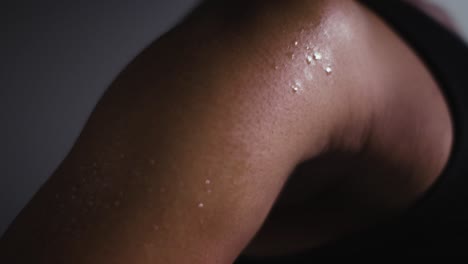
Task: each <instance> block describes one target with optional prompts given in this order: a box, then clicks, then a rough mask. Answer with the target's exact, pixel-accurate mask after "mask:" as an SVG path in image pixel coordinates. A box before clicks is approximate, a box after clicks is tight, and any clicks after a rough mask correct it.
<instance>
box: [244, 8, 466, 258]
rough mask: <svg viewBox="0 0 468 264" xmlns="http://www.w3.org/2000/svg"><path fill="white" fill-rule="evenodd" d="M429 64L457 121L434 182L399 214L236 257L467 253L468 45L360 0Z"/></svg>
mask: <svg viewBox="0 0 468 264" xmlns="http://www.w3.org/2000/svg"><path fill="white" fill-rule="evenodd" d="M361 2H362V3H363V4H364V5H366V6H367V7H369V8H370V9H371V10H373V11H374V12H375V13H376V14H377V15H379V16H380V17H381V18H383V19H384V20H385V21H386V22H387V25H388V26H390V27H391V28H393V29H394V31H396V32H397V33H398V34H399V35H400V36H401V37H402V38H403V39H404V40H405V41H406V42H407V44H408V45H409V46H410V47H411V48H412V49H413V50H414V52H415V53H416V54H417V55H418V56H419V57H420V58H421V60H422V61H423V62H424V63H425V64H426V66H427V68H428V69H429V71H430V72H431V73H432V75H433V76H434V78H435V79H436V81H437V82H438V84H439V87H440V88H441V89H442V93H443V94H444V96H445V98H446V100H447V102H448V104H449V108H450V114H451V116H452V120H453V123H454V132H455V134H454V142H453V147H452V152H451V153H450V157H449V160H448V163H447V164H446V166H445V168H444V170H443V172H442V174H441V175H440V176H439V178H438V179H437V181H436V183H435V184H434V185H433V186H432V187H431V188H430V189H429V190H428V191H427V192H426V193H425V194H424V196H423V197H422V198H421V199H420V200H419V201H417V202H416V203H415V204H414V205H413V206H412V207H411V208H410V209H409V210H407V211H406V212H405V213H403V215H401V216H399V217H398V218H396V219H393V220H390V221H389V222H387V223H385V224H382V225H379V226H376V227H374V228H372V229H370V230H367V231H365V232H361V233H358V234H354V235H351V236H349V237H345V238H343V239H341V240H339V241H337V242H334V243H333V244H329V245H325V246H323V247H319V248H314V249H311V250H307V251H303V252H301V253H298V254H295V255H288V256H283V257H274V258H273V257H268V258H253V257H245V256H241V257H239V258H238V259H237V261H236V262H235V263H238V264H241V263H312V261H314V260H316V259H315V258H314V257H316V256H340V255H359V254H362V255H364V254H365V255H374V254H375V255H379V256H380V257H381V256H385V255H390V254H393V255H395V254H397V255H403V254H406V255H468V163H465V160H464V159H465V158H467V157H468V46H466V44H465V43H464V41H463V40H462V39H461V38H459V37H458V36H457V35H455V34H454V33H452V32H451V31H449V30H448V29H446V28H445V27H443V26H442V25H440V24H439V23H438V22H436V21H435V20H433V19H432V18H431V17H429V16H427V15H426V14H425V13H423V12H422V11H420V10H419V9H417V8H415V7H413V6H411V5H410V4H407V3H405V2H402V1H396V0H391V1H389V0H361Z"/></svg>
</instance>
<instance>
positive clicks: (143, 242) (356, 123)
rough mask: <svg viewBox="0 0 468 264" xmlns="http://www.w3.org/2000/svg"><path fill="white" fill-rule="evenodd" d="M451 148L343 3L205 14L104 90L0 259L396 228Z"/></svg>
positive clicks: (133, 254) (435, 97)
mask: <svg viewBox="0 0 468 264" xmlns="http://www.w3.org/2000/svg"><path fill="white" fill-rule="evenodd" d="M451 143H452V127H451V121H450V115H449V112H448V107H447V105H446V103H445V101H444V98H443V96H442V94H441V92H440V90H439V88H438V87H437V84H436V83H435V82H434V80H433V79H432V77H431V76H430V74H429V72H428V71H427V69H426V68H425V67H424V66H423V64H422V63H421V61H420V60H419V59H418V58H417V57H416V56H415V55H414V53H413V52H412V51H411V50H410V49H409V48H408V47H407V46H406V45H405V44H404V42H403V41H402V40H400V39H399V38H398V37H397V35H396V34H394V33H393V32H391V31H390V30H389V29H388V27H386V26H385V25H384V24H383V22H382V21H381V20H380V19H378V18H377V17H376V16H374V15H373V14H372V13H371V12H370V11H368V10H367V9H365V8H363V7H362V6H360V5H359V4H358V3H356V2H353V1H338V0H333V1H268V2H266V1H228V2H223V4H220V3H219V2H217V1H208V2H206V3H205V4H203V5H202V6H201V7H200V8H198V9H197V10H196V11H195V12H194V13H193V14H192V15H190V16H189V17H188V18H187V19H186V20H185V21H184V22H183V23H182V24H181V25H179V26H178V27H176V28H175V29H173V30H171V31H170V32H169V33H167V34H166V35H164V36H163V37H162V38H160V39H158V40H157V41H155V42H154V43H153V44H152V45H151V46H149V47H148V48H147V49H145V50H144V51H143V52H142V53H141V54H140V55H139V56H138V57H137V58H136V59H135V60H134V61H133V62H132V63H131V64H130V65H128V66H127V67H126V69H125V70H124V71H123V72H122V73H121V74H120V75H119V76H118V78H117V79H116V80H115V81H114V82H113V84H112V85H111V86H110V87H109V89H108V90H107V92H106V93H105V95H104V96H103V97H102V98H101V100H100V101H99V103H98V105H97V106H96V108H95V109H94V111H93V113H92V115H91V116H90V118H89V120H88V122H87V124H86V126H85V128H84V129H83V131H82V133H81V135H80V137H79V139H78V140H77V142H76V143H75V145H74V147H73V149H72V150H71V151H70V153H69V154H68V156H67V157H66V158H65V160H64V161H63V162H62V163H61V164H60V166H59V167H58V169H57V170H56V171H55V172H54V174H53V175H52V177H51V178H50V179H49V180H48V181H47V183H46V184H45V185H44V186H43V187H42V188H41V189H40V190H39V191H38V193H37V194H36V195H35V196H34V198H33V199H32V201H31V202H30V203H29V204H28V205H27V206H26V208H25V209H24V210H23V211H22V212H21V214H20V215H19V216H18V217H17V219H16V220H15V221H14V223H13V224H12V225H11V226H10V228H9V230H8V231H7V232H6V234H5V235H4V236H3V237H2V238H1V241H0V243H1V244H0V262H2V263H90V264H93V263H232V262H233V261H234V259H235V258H236V257H237V256H238V255H239V254H240V253H242V252H244V253H245V254H251V255H275V254H289V253H293V252H295V251H297V250H301V249H304V248H310V247H315V246H318V245H321V244H324V243H327V242H329V241H332V240H335V239H338V238H339V237H341V236H343V235H344V234H347V233H350V232H355V231H358V230H360V229H362V228H366V227H368V226H370V225H372V224H375V223H377V222H378V221H381V220H384V219H388V218H389V217H393V216H396V215H398V213H400V212H402V211H403V210H404V209H405V208H407V207H408V206H409V205H410V204H411V202H413V201H414V200H415V199H417V198H418V197H420V196H421V195H422V194H423V193H424V191H425V190H427V188H428V187H429V186H430V185H431V184H432V183H433V182H434V181H435V180H436V179H437V176H438V175H439V174H440V172H441V171H442V169H443V167H444V165H445V163H446V161H447V159H448V157H449V152H450V148H451ZM272 208H273V210H271V209H272ZM293 241H294V242H293Z"/></svg>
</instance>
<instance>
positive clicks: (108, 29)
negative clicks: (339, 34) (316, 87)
mask: <svg viewBox="0 0 468 264" xmlns="http://www.w3.org/2000/svg"><path fill="white" fill-rule="evenodd" d="M197 2H199V0H171V1H162V0H159V1H157V0H153V1H150V0H133V1H124V0H114V1H92V0H87V1H63V0H62V1H59V0H43V1H26V3H25V1H15V2H14V3H10V4H6V3H2V7H1V9H0V34H1V35H0V36H1V37H0V124H1V128H2V129H0V235H1V234H2V233H3V232H4V230H5V229H6V228H7V226H8V224H9V223H10V222H11V221H12V220H13V218H14V217H15V216H16V214H17V213H18V212H19V210H21V208H22V207H23V206H24V205H25V204H26V202H27V201H28V200H29V199H30V198H31V196H32V195H33V193H34V192H35V191H36V190H37V189H38V188H39V186H40V185H41V184H42V183H44V181H45V180H46V179H47V177H49V176H50V174H51V173H52V172H53V171H54V169H55V168H56V167H57V166H58V164H59V163H60V161H61V160H62V159H63V158H64V156H65V155H66V153H67V152H68V151H69V149H70V148H71V146H72V144H73V142H74V140H75V139H76V137H77V136H78V134H79V132H80V130H81V129H82V126H83V125H84V123H85V121H86V119H87V117H88V115H89V114H90V112H91V110H92V109H93V107H94V105H95V104H96V102H97V100H98V99H99V97H100V96H101V94H102V93H103V92H104V90H105V89H106V88H107V86H108V85H109V84H110V82H111V81H112V80H113V79H114V78H115V77H116V75H117V74H118V73H119V72H120V71H121V70H122V69H123V68H124V67H125V65H126V64H127V63H128V62H129V61H130V60H131V59H132V58H133V57H134V56H136V55H137V54H138V53H139V52H140V51H141V50H142V49H143V48H144V47H145V46H147V45H148V44H149V43H150V42H151V41H152V40H154V39H155V38H157V37H158V36H159V35H161V34H162V33H163V32H165V31H167V30H168V29H170V28H171V27H172V26H173V25H174V24H175V23H176V22H177V21H178V20H180V19H181V18H182V17H183V16H184V15H185V14H186V13H187V12H188V11H189V10H190V9H191V8H192V7H193V6H195V5H196V3H197ZM433 2H438V3H439V4H441V5H442V6H444V7H446V8H447V10H448V11H449V12H450V13H451V14H452V15H453V16H454V17H455V19H456V20H457V22H458V25H459V26H460V28H461V29H462V32H463V34H464V36H465V38H466V39H468V16H465V14H466V13H467V11H468V1H464V0H447V1H446V0H437V1H435V0H434V1H433ZM110 3H112V4H110Z"/></svg>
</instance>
